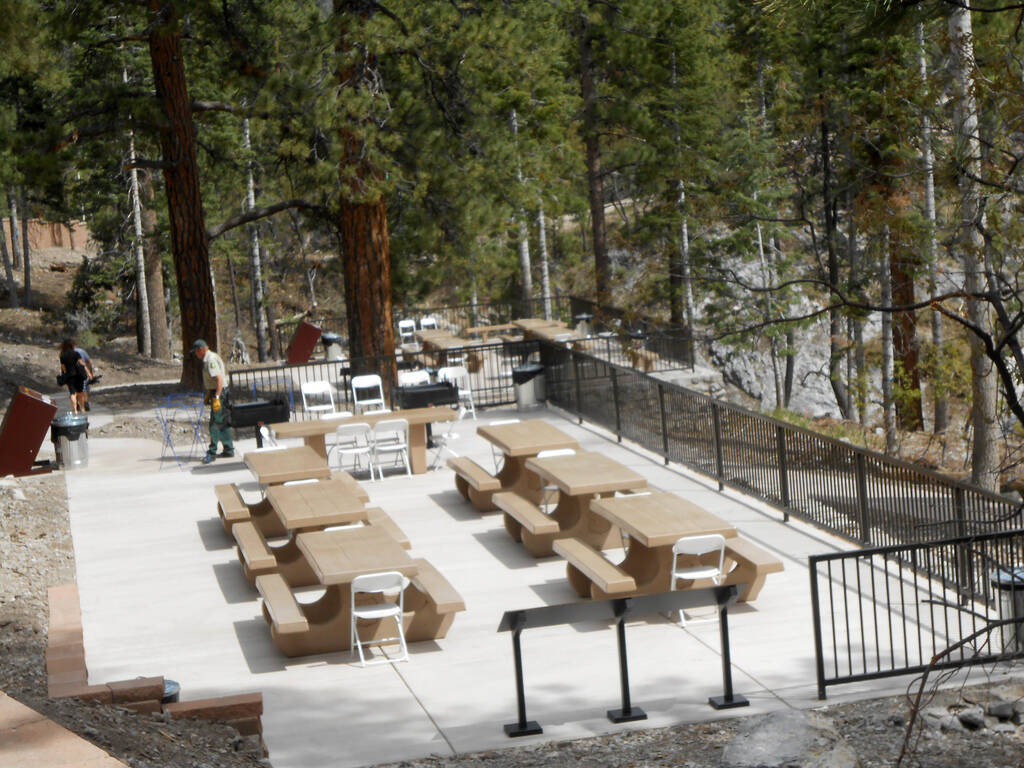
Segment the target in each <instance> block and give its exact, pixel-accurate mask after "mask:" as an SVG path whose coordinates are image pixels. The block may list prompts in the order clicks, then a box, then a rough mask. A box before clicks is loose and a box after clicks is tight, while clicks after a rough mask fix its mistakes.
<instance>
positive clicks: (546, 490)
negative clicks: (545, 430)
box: [537, 448, 576, 515]
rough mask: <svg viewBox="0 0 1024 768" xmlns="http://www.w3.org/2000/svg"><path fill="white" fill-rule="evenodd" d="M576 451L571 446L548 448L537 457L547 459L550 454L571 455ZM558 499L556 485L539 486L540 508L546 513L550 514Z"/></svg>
mask: <svg viewBox="0 0 1024 768" xmlns="http://www.w3.org/2000/svg"><path fill="white" fill-rule="evenodd" d="M575 453H576V451H575V450H574V449H573V448H550V449H548V450H546V451H541V452H540V453H538V454H537V458H538V459H548V458H551V457H552V456H572V455H574V454H575ZM557 500H558V486H557V485H545V486H543V487H542V488H541V497H540V508H541V509H542V510H544V512H545V513H546V514H549V515H550V514H551V512H552V509H553V507H554V506H556V504H557Z"/></svg>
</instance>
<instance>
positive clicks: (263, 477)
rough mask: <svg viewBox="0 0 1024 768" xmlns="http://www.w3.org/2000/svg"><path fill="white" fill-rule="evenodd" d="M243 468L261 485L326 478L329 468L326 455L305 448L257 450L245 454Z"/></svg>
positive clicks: (306, 446)
mask: <svg viewBox="0 0 1024 768" xmlns="http://www.w3.org/2000/svg"><path fill="white" fill-rule="evenodd" d="M245 465H246V466H247V467H249V469H250V470H252V473H253V474H254V475H256V479H257V481H259V484H260V485H264V486H270V485H280V484H281V483H286V482H288V481H289V480H312V479H318V480H319V479H327V478H328V477H330V476H331V468H330V467H329V466H327V458H326V454H322V453H318V452H317V451H315V450H313V448H311V447H309V446H308V445H300V446H296V447H294V448H282V449H278V450H270V451H267V450H262V451H261V450H257V451H249V452H248V453H246V454H245Z"/></svg>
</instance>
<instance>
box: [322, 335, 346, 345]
mask: <svg viewBox="0 0 1024 768" xmlns="http://www.w3.org/2000/svg"><path fill="white" fill-rule="evenodd" d="M320 338H321V340H322V341H323V342H324V344H335V343H337V342H339V341H341V334H340V333H330V332H327V333H321V334H320Z"/></svg>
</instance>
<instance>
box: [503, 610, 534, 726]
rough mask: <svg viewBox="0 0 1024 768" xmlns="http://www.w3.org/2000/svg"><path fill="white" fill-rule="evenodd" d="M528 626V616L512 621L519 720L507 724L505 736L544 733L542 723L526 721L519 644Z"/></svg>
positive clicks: (523, 614)
mask: <svg viewBox="0 0 1024 768" xmlns="http://www.w3.org/2000/svg"><path fill="white" fill-rule="evenodd" d="M524 626H526V614H525V613H523V612H519V613H518V614H516V616H515V618H513V620H512V654H513V656H514V657H515V665H516V704H517V707H516V711H517V714H518V716H519V719H518V720H517V721H516V722H514V723H506V724H505V726H504V727H505V734H506V735H507V736H509V737H513V736H533V735H535V734H538V733H543V732H544V730H543V729H542V728H541V727H540V723H538V722H537V721H536V720H527V719H526V689H525V686H524V685H523V649H522V646H521V645H520V642H519V636H520V635H521V634H523V627H524Z"/></svg>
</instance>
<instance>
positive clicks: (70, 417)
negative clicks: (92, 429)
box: [51, 412, 89, 427]
mask: <svg viewBox="0 0 1024 768" xmlns="http://www.w3.org/2000/svg"><path fill="white" fill-rule="evenodd" d="M83 425H84V426H88V425H89V417H88V416H86V415H85V414H84V413H71V412H65V413H61V414H58V415H57V416H56V417H55V418H54V420H53V421H52V422H51V426H55V427H81V426H83Z"/></svg>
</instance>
